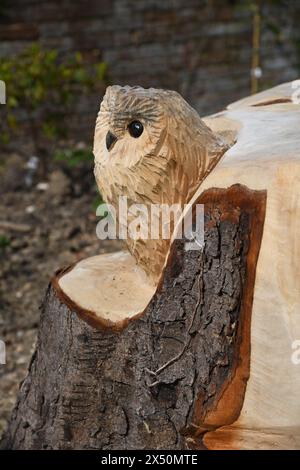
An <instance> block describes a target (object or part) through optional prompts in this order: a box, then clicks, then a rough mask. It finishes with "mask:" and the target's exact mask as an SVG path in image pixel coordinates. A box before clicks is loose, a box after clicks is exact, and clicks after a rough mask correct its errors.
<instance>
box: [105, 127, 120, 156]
mask: <svg viewBox="0 0 300 470" xmlns="http://www.w3.org/2000/svg"><path fill="white" fill-rule="evenodd" d="M117 140H118V137H116V136H115V135H114V134H112V133H111V132H110V131H108V133H107V134H106V148H107V150H108V151H109V150H111V148H112V147H113V145H114V143H115V142H116V141H117Z"/></svg>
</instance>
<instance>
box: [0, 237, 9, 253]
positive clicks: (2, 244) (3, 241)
mask: <svg viewBox="0 0 300 470" xmlns="http://www.w3.org/2000/svg"><path fill="white" fill-rule="evenodd" d="M9 245H10V239H9V238H8V237H7V236H6V235H1V234H0V251H3V250H4V248H6V247H7V246H9Z"/></svg>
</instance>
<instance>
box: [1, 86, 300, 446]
mask: <svg viewBox="0 0 300 470" xmlns="http://www.w3.org/2000/svg"><path fill="white" fill-rule="evenodd" d="M139 90H140V89H139ZM127 92H128V90H127V89H125V91H124V93H125V94H126V93H127ZM294 92H295V90H294V86H293V84H292V83H287V84H283V85H280V86H278V87H275V88H274V89H271V90H267V91H265V92H262V93H259V94H258V95H254V96H251V97H249V98H245V99H244V100H241V101H239V102H237V103H233V104H231V105H229V106H228V108H227V109H226V110H224V111H223V112H221V113H218V114H216V115H214V116H210V117H208V118H206V119H204V121H205V124H206V127H205V126H203V125H202V124H199V129H200V131H201V129H202V131H203V132H202V131H201V132H200V134H199V135H198V137H197V139H198V140H197V139H196V140H197V144H199V145H200V147H201V139H203V135H204V141H205V135H206V136H210V138H212V140H213V141H214V140H215V138H218V139H219V138H220V139H221V140H222V138H224V141H225V142H227V143H228V147H230V146H231V147H230V148H228V150H226V151H225V148H223V147H222V149H223V150H224V151H225V153H224V154H223V153H222V152H221V153H218V155H217V157H216V158H213V159H212V161H213V163H214V165H215V166H214V167H213V169H212V168H209V170H211V171H210V172H208V173H206V172H204V173H205V175H204V177H203V178H202V176H203V175H202V173H201V172H200V173H201V175H202V176H201V175H200V173H199V175H200V176H201V178H200V180H201V181H200V180H199V187H198V188H197V189H196V192H195V193H194V195H193V196H192V199H191V200H189V204H188V210H189V211H191V213H192V215H193V216H192V221H193V217H195V214H194V208H195V207H196V205H197V204H198V203H202V204H204V211H205V238H204V246H203V248H202V250H195V251H185V240H184V239H183V240H176V239H175V240H174V241H173V243H172V244H171V246H170V245H167V244H164V245H162V244H158V245H159V246H158V248H157V250H155V243H154V245H153V244H148V245H147V244H144V245H143V244H141V245H140V246H139V250H138V253H141V251H140V248H142V251H143V250H144V254H145V256H144V257H143V260H144V261H145V263H146V264H147V263H148V262H149V260H151V262H152V263H153V266H152V267H155V276H154V277H152V278H153V279H155V281H156V282H155V283H151V282H150V280H149V279H150V277H147V276H146V277H145V272H144V270H143V269H140V266H139V265H138V261H139V256H137V263H135V262H134V261H133V257H132V256H131V255H130V254H129V253H123V252H121V253H119V254H117V255H109V256H108V255H101V256H99V257H95V259H93V258H89V259H87V260H84V261H81V262H79V263H77V264H76V265H74V266H71V267H69V268H67V269H63V270H61V271H60V272H58V273H57V275H56V276H55V278H54V279H53V281H52V283H51V285H50V287H49V289H48V291H47V294H46V297H45V301H44V304H43V308H42V316H41V325H40V330H39V337H38V344H37V350H36V353H35V354H34V356H33V359H32V362H31V365H30V370H29V374H28V376H27V378H26V379H25V381H24V382H23V384H22V386H21V389H20V393H19V397H18V401H17V404H16V407H15V410H14V412H13V414H12V417H11V421H10V424H9V428H8V431H7V433H6V435H5V438H4V440H3V443H2V447H3V448H6V449H7V448H8V449H42V448H46V449H145V448H147V449H149V448H151V449H202V448H208V449H300V405H299V403H300V402H299V390H300V374H299V371H298V369H297V365H298V364H299V361H298V356H299V351H298V352H297V350H295V347H296V348H297V345H299V338H300V322H299V312H300V289H299V278H300V264H299V262H298V260H299V257H300V243H299V240H300V233H299V232H300V225H299V220H300V204H299V201H300V133H299V122H300V103H299V102H298V101H297V100H295V96H294ZM122 93H123V92H122ZM133 93H141V94H142V95H143V93H142V92H140V91H136V90H133ZM184 109H185V110H188V108H187V106H186V105H184ZM187 112H188V114H189V113H190V111H187ZM191 113H192V115H193V116H194V118H195V119H194V118H193V119H192V121H191V122H194V124H195V123H198V121H199V120H198V118H197V119H196V117H195V114H194V113H193V112H192V111H191ZM104 114H105V113H104ZM106 117H107V116H106ZM169 117H170V116H169ZM171 118H172V116H171ZM175 118H176V116H175ZM107 123H108V124H109V125H110V120H109V119H103V122H102V121H101V120H100V127H101V129H100V131H101V132H100V134H101V135H102V134H103V135H105V133H106V131H107ZM197 125H198V124H197ZM175 128H176V126H175ZM196 128H197V126H196ZM207 128H209V129H210V131H209V132H208V133H207ZM122 129H123V130H122V132H124V128H123V127H122ZM168 129H169V127H168V126H166V127H165V128H164V131H163V133H162V137H161V138H162V139H164V137H165V136H166V133H167V132H168ZM193 129H195V127H193ZM98 130H99V129H98ZM117 131H118V129H117ZM126 132H127V131H126V129H125V133H126ZM117 133H118V135H116V136H115V137H116V138H117V137H118V138H119V139H120V141H122V139H123V144H124V141H126V142H127V141H128V139H129V137H128V136H127V137H123V134H122V135H121V134H120V135H119V131H118V132H116V134H117ZM195 134H197V133H195ZM103 135H102V137H101V139H100V138H99V141H98V142H97V145H99V146H100V147H99V148H101V152H100V154H101V155H102V154H103V155H104V160H103V161H104V162H106V163H107V164H108V166H109V165H111V161H109V160H108V159H107V158H108V155H107V153H105V152H106V151H105V149H104V150H103V146H104V145H105V142H104V138H103ZM184 135H185V134H184V133H182V132H179V133H178V136H179V137H180V138H184ZM186 135H187V136H188V140H189V139H190V136H191V135H190V133H188V132H187V133H186ZM96 136H97V133H96ZM174 136H175V138H176V139H177V133H176V132H174ZM144 137H145V135H144ZM176 139H175V140H176ZM199 139H200V140H199ZM218 141H219V140H218ZM141 142H142V141H141ZM233 142H235V143H234V145H232V144H233ZM159 143H161V140H159ZM123 144H122V143H121V144H120V145H121V147H122V146H123V149H124V145H123ZM115 145H116V146H115V147H113V149H111V152H112V153H111V155H110V157H112V156H113V157H116V153H117V144H115ZM180 145H181V144H180ZM125 147H126V145H125ZM141 147H143V144H142V143H141ZM173 147H174V146H171V147H170V149H171V150H172V149H173ZM178 148H179V149H180V148H183V145H181V146H179V147H177V149H178ZM226 148H227V147H226ZM155 149H156V150H158V151H159V152H160V151H161V149H162V146H161V145H155ZM204 150H205V149H204ZM223 150H222V151H223ZM107 151H109V149H107ZM114 152H115V153H114ZM150 154H151V152H150V153H149V155H150ZM188 154H189V152H188V153H187V155H188ZM204 154H205V152H204ZM103 155H102V156H103ZM149 155H148V156H149ZM151 155H152V154H151ZM163 155H164V154H161V157H163ZM180 155H182V153H180V152H179V153H178V154H177V162H178V161H179V162H180V159H181V157H180ZM201 155H202V156H203V153H202V152H201ZM118 157H120V155H119V156H118ZM100 160H101V158H100ZM163 160H164V159H163ZM103 161H102V160H101V162H102V163H103ZM126 161H127V160H126V159H125V167H124V166H123V163H122V164H121V166H120V167H119V169H120V168H121V169H122V171H126ZM147 161H148V162H149V160H147ZM164 161H165V160H164ZM169 161H171V162H173V163H172V164H173V165H175V167H176V168H175V167H174V168H173V170H174V169H175V170H176V171H173V173H172V174H173V179H174V178H175V177H176V178H177V179H178V180H179V179H180V178H179V176H180V175H181V173H180V165H179V166H178V167H177V166H176V165H177V163H174V162H175V160H174V159H173V158H171V159H170V160H169ZM151 168H152V167H151ZM148 170H149V168H148ZM165 170H167V168H165ZM130 171H132V167H131V170H130ZM166 173H167V171H166ZM128 174H131V173H130V172H129V173H128ZM176 175H177V176H176ZM119 176H120V175H119ZM176 178H175V179H176ZM144 181H147V188H148V189H149V184H148V183H149V181H150V180H149V179H147V178H144V180H143V182H142V183H141V185H143V184H144ZM188 181H189V180H188V178H184V180H182V182H183V183H184V187H185V189H186V184H188ZM193 181H194V180H193ZM193 185H194V183H193ZM121 186H122V185H121ZM121 186H120V187H121ZM173 186H174V185H173ZM173 186H172V187H173ZM151 187H152V186H151V185H150V189H151ZM158 187H159V188H160V189H162V191H161V192H160V194H158V193H157V192H156V191H154V193H155V197H158V196H159V197H162V198H163V200H164V198H165V197H168V196H169V195H168V194H167V193H168V191H167V192H165V191H164V185H163V184H162V185H160V186H157V185H156V186H155V188H156V189H157V188H158ZM193 187H194V188H195V187H196V186H193ZM174 188H175V191H174V192H173V194H171V196H172V197H174V198H175V199H176V197H177V192H178V193H180V190H179V191H177V187H175V186H174ZM127 189H132V188H127ZM133 189H136V188H135V187H134V188H133ZM142 189H143V188H142ZM138 193H139V197H140V196H141V195H143V192H141V191H138ZM135 194H136V191H135ZM190 196H191V195H189V197H190ZM194 222H195V220H194ZM133 246H134V244H133ZM129 248H130V246H129ZM166 248H167V249H166ZM169 248H170V249H169ZM132 252H133V253H135V250H134V249H132ZM156 253H159V255H158V258H159V262H158V263H157V259H156V258H155V254H156ZM164 253H165V255H166V258H165V259H166V264H165V265H164V269H163V270H160V267H161V265H162V264H161V263H162V254H164ZM147 260H148V261H147ZM157 267H159V269H158V268H157ZM145 271H146V270H145ZM148 271H151V269H148ZM152 274H153V273H152ZM156 275H157V276H158V277H156ZM297 354H298V356H297ZM298 367H299V366H298Z"/></svg>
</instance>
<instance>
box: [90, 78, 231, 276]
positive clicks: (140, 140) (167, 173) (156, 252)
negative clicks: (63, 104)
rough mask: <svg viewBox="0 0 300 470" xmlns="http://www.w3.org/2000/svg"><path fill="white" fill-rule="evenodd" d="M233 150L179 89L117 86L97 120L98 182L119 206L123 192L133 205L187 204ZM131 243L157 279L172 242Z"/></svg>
mask: <svg viewBox="0 0 300 470" xmlns="http://www.w3.org/2000/svg"><path fill="white" fill-rule="evenodd" d="M227 148H228V146H227V145H226V144H225V142H224V141H223V140H222V138H221V137H219V136H217V135H216V134H214V133H213V132H212V131H211V130H210V129H209V128H208V127H207V126H206V124H205V123H204V122H203V121H202V120H201V119H200V117H199V115H198V113H197V112H196V111H195V110H194V109H193V108H192V107H191V106H189V105H188V103H187V102H186V101H185V100H184V99H183V98H182V97H181V96H180V95H179V94H178V93H176V92H174V91H168V90H159V89H154V88H149V89H143V88H140V87H129V86H126V87H121V86H111V87H108V88H107V91H106V94H105V96H104V99H103V101H102V104H101V107H100V112H99V115H98V119H97V123H96V130H95V140H94V155H95V176H96V181H97V184H98V187H99V190H100V192H101V194H102V196H103V198H104V200H105V201H106V202H108V203H110V204H112V205H113V206H114V207H118V197H119V196H127V198H128V205H129V206H130V205H131V204H133V203H143V204H146V205H147V206H149V205H150V204H168V205H171V204H174V203H179V204H180V205H183V204H185V203H187V202H188V201H189V200H190V199H191V197H192V196H193V194H194V193H195V191H196V190H197V188H198V186H199V184H200V183H201V181H202V180H203V179H204V178H205V176H206V175H207V174H208V173H209V172H210V171H211V170H212V168H213V167H214V166H215V165H216V163H217V162H218V161H219V159H220V158H221V156H222V155H223V154H224V152H225V151H226V150H227ZM135 216H136V214H135ZM128 222H130V216H129V218H128ZM127 244H128V248H129V250H130V252H131V253H132V254H133V255H134V256H135V258H136V260H137V263H138V264H139V265H140V266H141V267H142V268H143V269H144V270H145V271H146V273H147V274H148V275H150V276H151V277H152V278H153V279H154V280H155V279H157V278H158V276H159V275H160V274H161V269H162V267H163V265H164V262H165V257H166V253H167V250H168V247H169V244H170V240H164V239H162V238H160V239H158V240H151V239H147V240H145V239H142V238H139V239H135V240H133V239H130V238H128V239H127Z"/></svg>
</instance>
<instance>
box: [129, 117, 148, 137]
mask: <svg viewBox="0 0 300 470" xmlns="http://www.w3.org/2000/svg"><path fill="white" fill-rule="evenodd" d="M143 130H144V126H143V124H142V123H141V122H140V121H132V122H131V123H130V124H128V131H129V134H130V135H131V137H134V138H135V139H137V138H138V137H140V135H142V133H143Z"/></svg>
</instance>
